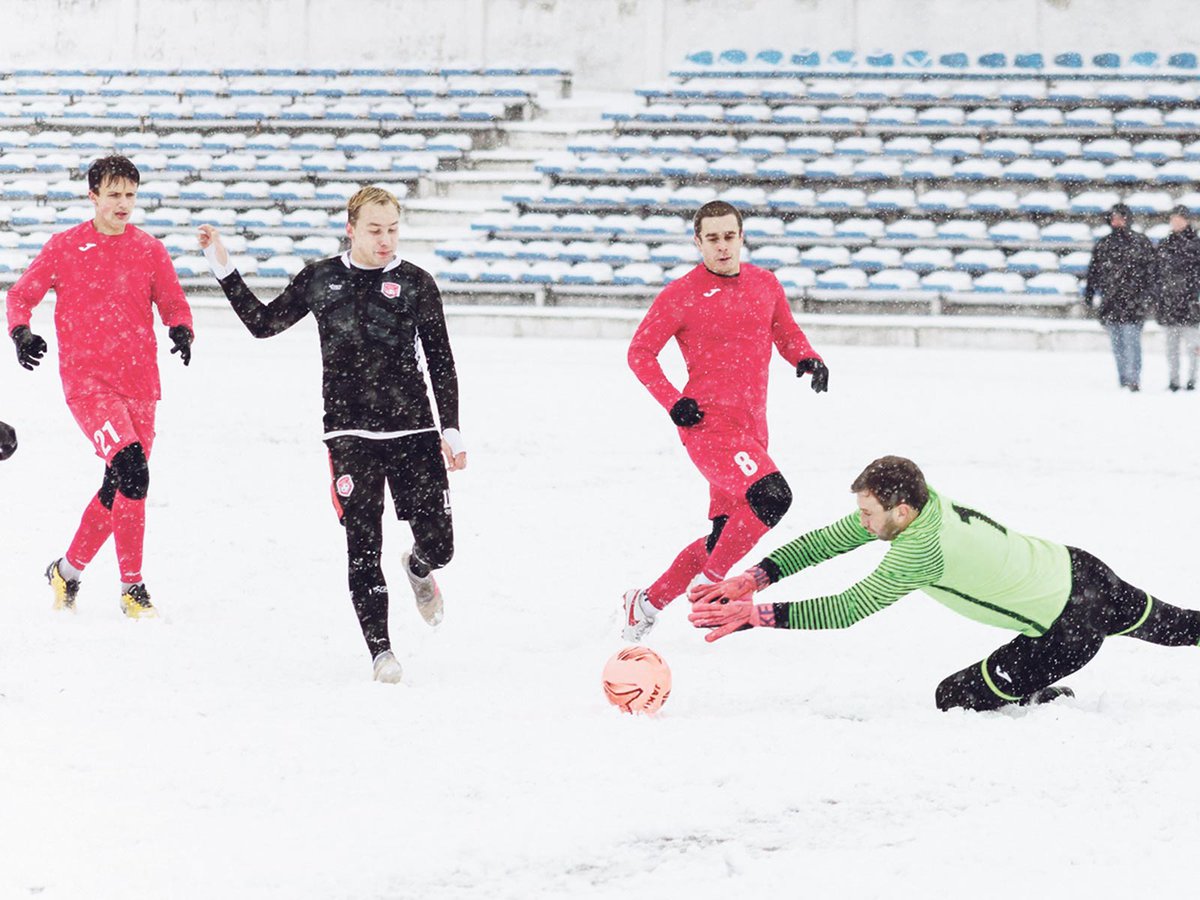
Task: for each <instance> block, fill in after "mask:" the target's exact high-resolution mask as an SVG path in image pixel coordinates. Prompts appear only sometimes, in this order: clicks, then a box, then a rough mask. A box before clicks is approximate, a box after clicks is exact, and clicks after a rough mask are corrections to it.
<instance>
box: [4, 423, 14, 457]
mask: <svg viewBox="0 0 1200 900" xmlns="http://www.w3.org/2000/svg"><path fill="white" fill-rule="evenodd" d="M16 452H17V429H15V428H13V427H12V426H11V425H9V424H8V423H7V422H0V460H2V459H8V458H9V457H10V456H12V455H13V454H14V453H16Z"/></svg>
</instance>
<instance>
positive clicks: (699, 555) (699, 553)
mask: <svg viewBox="0 0 1200 900" xmlns="http://www.w3.org/2000/svg"><path fill="white" fill-rule="evenodd" d="M705 540H706V538H700V539H699V540H697V541H692V543H690V544H688V545H687V546H686V547H684V548H683V549H682V550H681V551H680V552H679V555H678V556H676V557H675V561H674V562H673V563H671V567H670V568H669V569H667V571H665V572H663V574H662V575H661V576H660V577H659V579H658V580H657V581H656V582H654V584H652V585H650V587H648V588H646V597H647V598H648V599H649V600H650V605H651V606H653V607H654V608H655V609H662V608H663V607H664V606H666V605H667V604H668V603H670V602H671V601H672V600H674V599H675V598H676V597H678V596H679V595H680V594H682V593H683V592H684V591H686V590H687V586H688V585H689V584H691V582H692V579H693V578H695V577H696V576H697V575H698V574H700V569H701V567H702V566H703V565H704V561H705V560H706V559H707V558H708V550H707V549H706V547H705Z"/></svg>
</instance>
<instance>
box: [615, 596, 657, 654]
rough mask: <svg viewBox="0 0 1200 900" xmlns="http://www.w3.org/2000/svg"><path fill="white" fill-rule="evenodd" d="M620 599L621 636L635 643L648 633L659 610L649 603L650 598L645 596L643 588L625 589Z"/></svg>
mask: <svg viewBox="0 0 1200 900" xmlns="http://www.w3.org/2000/svg"><path fill="white" fill-rule="evenodd" d="M621 600H622V602H623V604H624V616H623V617H622V620H621V621H622V627H621V637H623V638H624V639H625V640H627V641H629V642H631V643H634V644H636V643H638V642H639V641H641V639H642V638H644V637H645V636H646V635H647V634H649V633H650V629H651V628H653V627H654V619H655V617H656V616H657V615H658V613H659V610H657V609H655V608H654V607H653V606H652V605H651V604H650V598H649V597H648V596H646V591H645V589H644V588H634V589H633V590H631V591H626V592H625V595H624V596H623V597H622V598H621Z"/></svg>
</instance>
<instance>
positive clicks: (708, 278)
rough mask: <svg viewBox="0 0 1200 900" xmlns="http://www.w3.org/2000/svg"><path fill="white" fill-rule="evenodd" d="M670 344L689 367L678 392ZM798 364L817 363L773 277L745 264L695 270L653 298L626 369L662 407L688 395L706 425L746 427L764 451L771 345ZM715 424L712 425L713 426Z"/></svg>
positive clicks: (787, 358) (633, 345) (634, 341)
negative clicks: (664, 357)
mask: <svg viewBox="0 0 1200 900" xmlns="http://www.w3.org/2000/svg"><path fill="white" fill-rule="evenodd" d="M671 338H675V340H676V341H677V342H678V344H679V350H680V352H681V353H682V354H683V361H684V363H685V364H686V365H687V373H688V381H687V385H686V386H685V387H684V388H683V391H682V392H680V391H679V390H678V389H677V388H676V387H675V386H674V385H672V384H671V382H670V381H669V380H668V379H667V376H666V374H665V373H664V372H663V368H662V366H661V364H660V363H659V362H658V354H659V353H660V352H661V351H662V348H663V347H664V346H665V345H666V343H667V341H668V340H670V339H671ZM772 346H774V347H777V348H778V349H779V352H780V354H781V355H782V356H783V358H784V359H786V360H787V361H788V362H789V363H791V364H792V365H793V366H795V365H796V363H798V362H799V361H800V360H802V359H808V358H819V356H818V354H817V353H816V351H814V350H813V348H812V346H811V345H810V344H809V342H808V338H807V337H805V335H804V332H803V331H801V330H800V326H799V325H797V324H796V320H795V319H794V318H793V317H792V310H791V308H790V307H789V306H788V302H787V297H786V296H785V295H784V292H783V286H782V285H781V284H780V283H779V279H777V278H776V277H775V276H774V275H773V274H772V273H771V272H769V271H767V270H766V269H760V268H759V267H758V266H754V265H750V264H748V263H743V264H742V265H741V271H740V272H739V273H738V274H737V275H732V276H723V275H716V274H714V273H713V272H710V271H709V270H708V269H707V268H705V266H704V265H698V266H696V268H694V269H692V271H690V272H689V273H688V274H687V275H684V276H683V277H682V278H680V279H678V280H677V281H673V282H672V283H671V284H669V285H667V287H666V288H664V289H663V291H662V292H661V293H660V294H659V295H658V296H657V297H656V298H655V300H654V303H653V304H651V306H650V310H649V312H647V313H646V317H645V318H644V319H643V320H642V323H641V325H639V326H638V329H637V332H636V333H635V334H634V336H633V341H632V342H631V343H630V345H629V356H628V359H629V367H630V368H631V369H633V372H634V374H635V375H637V377H638V380H639V381H641V382H642V384H644V385H645V386H646V388H647V389H648V390H649V391H650V393H651V394H652V395H653V396H654V399H656V400H657V401H658V402H659V403H660V404H662V406H663V408H664V409H667V410H670V408H671V407H672V406H674V405H675V403H676V401H678V400H679V399H680V398H681V397H691V398H692V399H693V400H695V401H696V402H697V403H698V404H699V406H700V409H702V410H704V413H705V417H706V419H707V418H708V417H709V416H713V415H714V414H715V416H716V417H719V418H722V419H726V420H731V421H732V422H735V423H741V424H742V426H743V427H744V428H746V429H747V430H748V431H749V432H750V434H752V435H753V436H755V437H756V438H757V439H758V440H759V441H761V442H762V443H763V445H764V446H765V444H766V442H767V377H768V373H769V369H770V362H771V347H772ZM710 421H711V420H710Z"/></svg>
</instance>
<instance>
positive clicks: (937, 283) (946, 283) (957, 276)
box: [921, 270, 974, 293]
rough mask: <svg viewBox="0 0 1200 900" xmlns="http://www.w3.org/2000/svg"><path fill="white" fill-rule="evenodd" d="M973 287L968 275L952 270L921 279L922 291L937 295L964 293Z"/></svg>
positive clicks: (931, 273) (932, 273)
mask: <svg viewBox="0 0 1200 900" xmlns="http://www.w3.org/2000/svg"><path fill="white" fill-rule="evenodd" d="M973 286H974V281H973V279H972V278H971V276H970V275H969V274H967V273H966V272H955V271H953V270H948V271H947V270H943V271H937V272H930V273H929V274H928V275H926V276H924V277H923V278H922V279H921V287H922V288H923V289H925V290H927V291H938V292H939V293H965V292H967V291H970V290H971V289H972V287H973Z"/></svg>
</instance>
